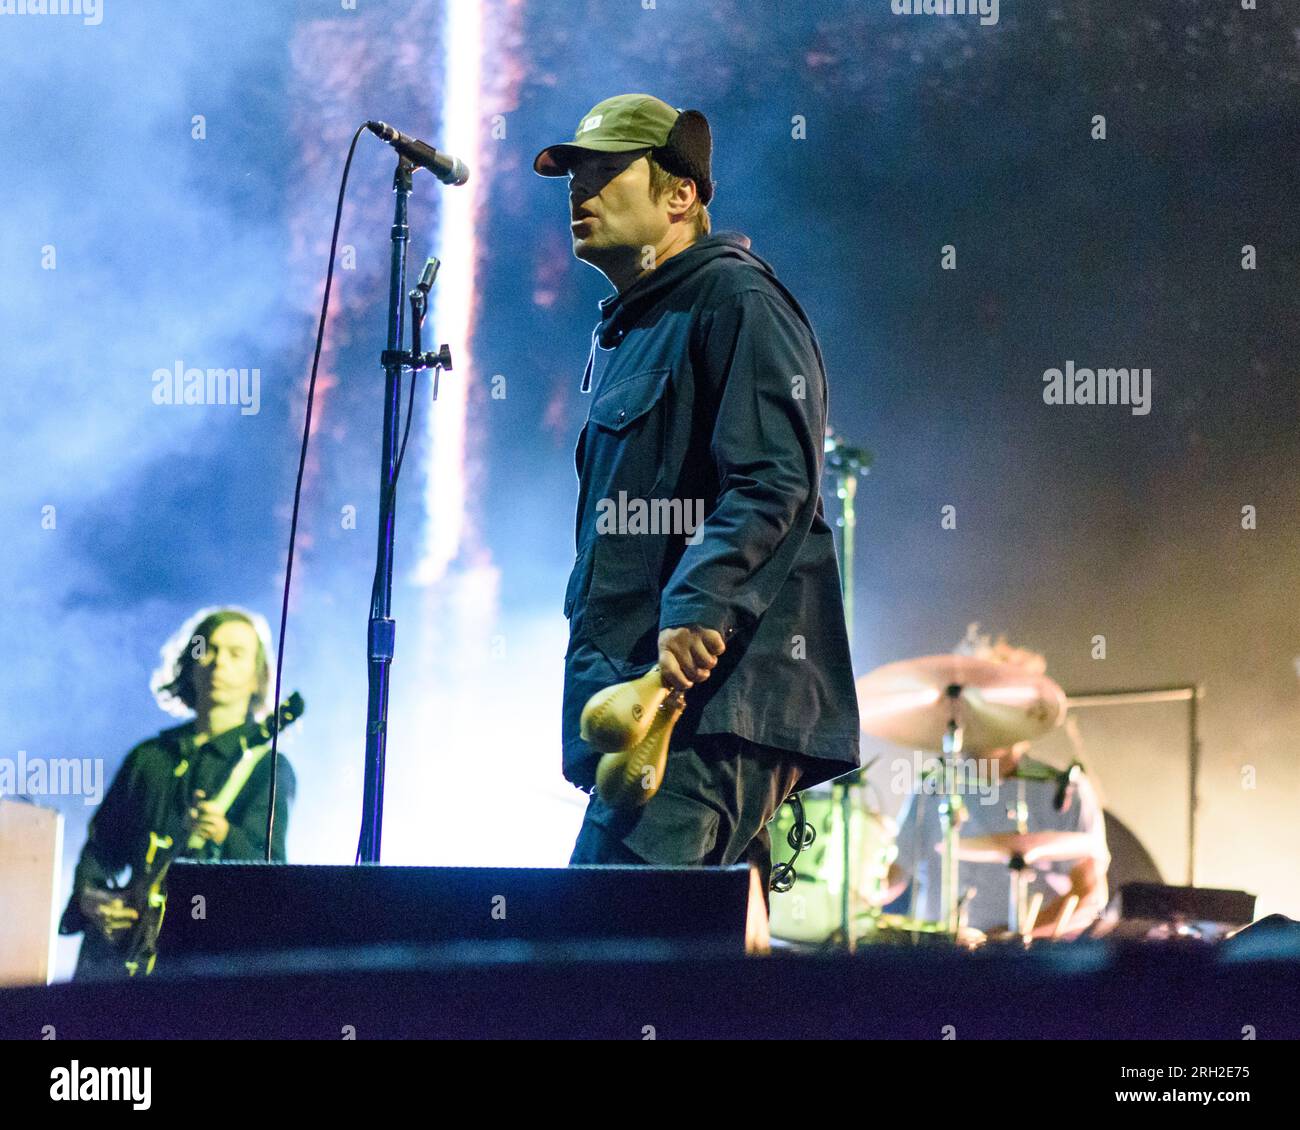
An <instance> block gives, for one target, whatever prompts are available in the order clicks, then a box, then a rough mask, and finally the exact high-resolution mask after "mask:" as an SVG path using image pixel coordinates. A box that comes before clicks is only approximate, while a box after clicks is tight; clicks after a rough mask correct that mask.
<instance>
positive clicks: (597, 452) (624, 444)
mask: <svg viewBox="0 0 1300 1130" xmlns="http://www.w3.org/2000/svg"><path fill="white" fill-rule="evenodd" d="M671 373H672V370H671V369H669V368H662V369H646V370H643V371H641V372H639V373H633V374H632V375H631V376H630V377H623V378H621V379H619V380H617V382H616V383H615V384H613V385H609V386H606V387H603V388H601V389H599V390H598V391H597V393H596V399H595V400H594V401H593V402H592V405H591V413H590V415H589V416H588V417H587V427H586V435H585V437H584V443H583V453H582V454H583V460H582V470H583V475H582V477H583V480H584V482H585V483H586V484H587V485H588V486H589V487H590V489H592V490H593V491H595V497H602V498H603V497H610V498H614V497H617V495H618V492H619V491H627V493H628V495H629V497H648V496H649V495H650V494H651V493H652V492H653V491H654V489H655V487H656V485H657V484H658V483H659V481H660V478H661V477H662V473H663V470H664V468H663V462H664V456H665V446H666V443H667V435H668V427H669V423H670V421H669V419H668V415H669V413H668V412H667V411H665V405H666V404H667V402H668V400H669V397H668V389H669V387H670V384H669V379H670V375H671Z"/></svg>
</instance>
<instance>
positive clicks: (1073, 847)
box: [935, 832, 1097, 867]
mask: <svg viewBox="0 0 1300 1130" xmlns="http://www.w3.org/2000/svg"><path fill="white" fill-rule="evenodd" d="M935 850H937V851H942V850H943V844H938V845H937V846H936V849H935ZM1096 850H1097V841H1096V839H1095V838H1094V837H1093V836H1090V835H1088V834H1087V833H1086V832H1025V833H1018V832H994V833H992V834H991V835H987V836H963V837H961V839H960V840H958V841H957V858H958V859H960V860H961V861H962V862H964V863H1010V862H1011V860H1012V858H1013V857H1014V856H1017V855H1018V856H1020V857H1021V858H1022V859H1024V861H1025V863H1027V864H1028V865H1029V866H1031V867H1032V866H1033V865H1034V864H1036V863H1057V862H1060V861H1062V860H1065V861H1069V860H1076V859H1087V858H1088V857H1089V856H1091V855H1093V854H1095V853H1096Z"/></svg>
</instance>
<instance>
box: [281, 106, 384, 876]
mask: <svg viewBox="0 0 1300 1130" xmlns="http://www.w3.org/2000/svg"><path fill="white" fill-rule="evenodd" d="M365 128H366V127H365V126H364V125H362V126H358V127H357V132H356V133H354V134H353V135H352V144H351V145H349V146H348V159H347V160H346V161H345V162H344V163H343V179H342V180H341V181H340V182H339V200H338V206H337V207H336V208H335V209H334V232H333V234H332V235H331V236H330V259H329V266H328V267H327V268H326V270H325V296H324V298H323V299H322V301H321V308H320V323H319V324H318V325H317V327H316V353H315V355H314V356H313V357H312V362H311V379H310V380H309V381H308V382H307V412H306V417H305V419H304V420H303V425H302V449H301V451H300V452H299V454H298V480H297V482H296V483H295V484H294V488H293V517H292V519H291V520H290V522H289V557H288V561H287V563H286V565H285V569H284V600H283V601H282V603H281V605H280V638H279V640H278V641H277V642H276V649H275V695H274V698H273V701H272V706H271V710H272V712H275V711H278V710H279V708H280V677H281V674H282V672H283V670H284V633H285V628H286V625H287V624H288V621H289V585H290V583H291V582H292V580H293V549H294V544H295V542H296V541H297V538H298V508H299V505H300V504H301V502H302V479H303V473H304V471H305V470H306V467H307V444H308V441H309V440H310V439H311V409H312V404H313V402H314V401H315V398H316V371H317V369H319V368H320V351H321V346H322V345H323V344H324V341H325V317H326V315H327V314H328V313H329V308H330V290H331V289H332V288H333V285H334V257H335V254H336V252H337V251H338V245H339V227H340V225H341V224H342V221H343V196H344V194H345V193H346V192H347V188H348V173H349V172H350V171H351V169H352V155H353V154H354V153H355V152H356V149H357V140H358V139H359V138H360V137H361V134H362V133H363V132H364V131H365ZM279 745H280V727H279V726H278V725H273V726H272V729H271V784H270V787H269V788H268V790H267V794H268V803H267V806H266V861H267V862H268V863H270V862H271V839H272V836H273V835H274V832H275V793H276V778H277V776H278V775H279V773H278V770H279V767H280V762H279V756H280V749H279Z"/></svg>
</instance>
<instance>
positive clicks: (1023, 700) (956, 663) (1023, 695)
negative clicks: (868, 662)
mask: <svg viewBox="0 0 1300 1130" xmlns="http://www.w3.org/2000/svg"><path fill="white" fill-rule="evenodd" d="M857 688H858V711H859V714H860V715H861V719H862V731H863V733H866V734H871V735H872V736H873V737H877V738H884V739H885V740H887V741H891V742H897V743H898V744H899V745H904V746H909V747H910V748H912V749H924V750H933V751H936V752H937V751H940V750H942V749H943V737H944V732H945V731H946V729H947V726H948V722H949V720H950V719H951V718H952V717H953V709H954V705H955V707H956V715H957V721H958V723H959V724H960V725H961V726H962V727H963V732H962V748H963V750H964V751H965V752H966V753H987V752H989V751H990V750H995V749H1005V748H1007V747H1008V746H1012V745H1015V744H1016V743H1017V742H1025V741H1030V740H1031V739H1033V738H1036V737H1039V736H1041V735H1042V734H1045V733H1047V732H1048V731H1049V730H1051V729H1053V728H1055V727H1056V726H1059V725H1060V724H1061V723H1062V722H1063V721H1064V720H1065V710H1066V703H1065V692H1064V691H1062V690H1061V688H1060V687H1059V686H1057V684H1056V683H1055V682H1053V681H1052V680H1051V679H1049V678H1048V677H1047V676H1046V675H1039V674H1035V673H1034V672H1032V671H1027V670H1025V669H1024V668H1023V667H1015V666H1012V665H1011V664H1007V663H994V662H992V661H991V660H987V659H976V658H975V657H974V656H970V655H926V656H922V657H921V658H919V659H902V660H899V661H898V662H896V663H886V664H885V665H884V666H883V667H877V668H876V669H875V670H874V671H869V672H868V673H867V674H865V675H863V676H862V678H860V679H859V680H858V682H857ZM949 688H954V689H955V691H954V693H956V699H955V703H954V700H953V699H951V698H950V697H949Z"/></svg>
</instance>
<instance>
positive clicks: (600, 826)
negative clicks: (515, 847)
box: [569, 734, 802, 896]
mask: <svg viewBox="0 0 1300 1130" xmlns="http://www.w3.org/2000/svg"><path fill="white" fill-rule="evenodd" d="M801 772H802V758H801V756H800V755H799V754H797V753H792V752H790V751H789V750H782V749H774V748H772V747H771V746H763V745H757V744H755V743H754V742H750V741H746V740H745V739H744V738H740V737H736V736H735V735H734V734H709V735H700V736H697V737H695V738H694V739H693V740H692V741H691V743H690V744H689V745H687V746H683V747H680V748H670V749H669V751H668V766H667V768H666V770H665V771H664V780H663V784H662V785H661V786H660V787H659V791H658V792H657V793H656V794H655V795H654V796H653V797H652V798H651V800H650V802H649V803H648V804H646V805H644V806H643V807H641V808H638V809H634V810H633V811H631V812H628V813H620V812H615V811H614V810H613V809H611V808H610V807H609V806H608V805H606V804H605V803H604V802H603V801H602V800H601V799H600V797H598V796H597V795H596V794H595V793H593V794H592V796H591V800H590V801H589V802H588V804H587V812H586V815H585V816H584V817H583V820H582V827H581V828H580V829H579V830H578V839H577V842H576V843H575V844H574V845H573V855H572V857H571V858H570V859H569V862H570V863H571V864H574V863H584V864H610V863H614V864H619V863H621V864H650V865H658V866H666V867H698V866H724V867H725V866H729V865H730V864H733V863H737V862H739V861H741V860H748V862H749V863H750V864H751V865H752V866H755V867H757V868H758V870H759V877H760V879H761V880H762V884H763V892H764V896H766V893H767V884H768V880H769V878H770V876H771V873H772V843H771V839H770V838H769V836H768V833H767V824H768V821H770V820H771V819H772V817H773V816H775V815H776V810H777V809H778V808H780V807H781V804H782V803H783V802H784V801H785V798H786V797H787V796H789V795H790V793H792V792H793V791H794V789H795V787H796V785H797V784H798V781H799V776H800V773H801Z"/></svg>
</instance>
